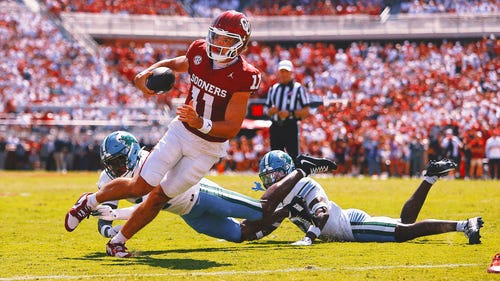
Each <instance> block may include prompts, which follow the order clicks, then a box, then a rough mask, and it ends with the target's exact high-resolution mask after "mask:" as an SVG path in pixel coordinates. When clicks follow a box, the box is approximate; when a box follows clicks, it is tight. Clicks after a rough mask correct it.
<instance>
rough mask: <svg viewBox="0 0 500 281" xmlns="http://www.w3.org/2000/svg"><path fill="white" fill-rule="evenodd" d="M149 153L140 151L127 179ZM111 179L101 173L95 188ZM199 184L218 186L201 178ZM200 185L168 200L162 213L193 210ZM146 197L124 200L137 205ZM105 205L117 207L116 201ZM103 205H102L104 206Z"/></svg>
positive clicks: (102, 185)
mask: <svg viewBox="0 0 500 281" xmlns="http://www.w3.org/2000/svg"><path fill="white" fill-rule="evenodd" d="M148 155H149V152H148V151H145V150H141V152H140V154H139V161H138V163H137V165H136V166H135V168H134V170H133V171H132V172H131V173H128V174H127V175H125V177H127V178H133V177H134V175H136V174H137V173H138V172H139V170H140V169H141V167H142V165H143V163H144V161H145V160H146V158H147V157H148ZM111 180H112V179H111V178H110V177H109V176H108V174H107V173H106V172H105V171H102V172H101V176H100V177H99V181H98V182H97V188H99V189H101V188H102V187H104V186H105V185H106V184H107V183H109V182H110V181H111ZM200 183H203V184H206V185H211V186H218V185H217V184H216V183H214V182H212V181H210V180H208V179H205V178H203V179H202V180H201V181H200ZM200 183H197V184H195V185H194V186H192V187H191V188H189V189H188V190H186V191H185V192H183V193H181V194H179V195H178V196H175V197H174V198H172V199H170V201H168V203H167V205H166V207H165V208H164V209H163V210H164V211H168V212H171V213H174V214H177V215H181V216H182V215H185V214H187V213H189V212H190V211H191V209H192V208H193V206H194V204H195V203H196V201H197V200H198V195H199V193H200ZM146 197H147V195H145V196H143V197H142V198H128V199H126V200H127V201H129V202H130V203H133V204H139V203H141V202H142V201H144V200H146ZM104 203H106V204H110V205H115V206H118V200H114V201H108V202H104ZM104 203H103V204H104Z"/></svg>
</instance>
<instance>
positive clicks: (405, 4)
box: [43, 0, 500, 18]
mask: <svg viewBox="0 0 500 281" xmlns="http://www.w3.org/2000/svg"><path fill="white" fill-rule="evenodd" d="M43 2H44V3H45V4H46V5H47V6H48V7H49V9H50V10H51V11H53V12H54V13H59V12H63V11H65V12H86V13H124V14H148V15H190V16H198V17H209V18H212V17H214V15H217V14H219V13H220V12H221V11H224V10H238V11H242V12H244V13H245V14H246V15H248V16H290V15H295V16H301V15H348V14H367V15H379V14H380V13H381V12H382V10H383V9H385V8H386V7H388V8H390V9H391V10H392V12H391V13H393V14H394V13H407V14H421V13H458V14H461V13H490V12H498V11H500V1H498V0H455V1H451V0H413V1H405V0H401V1H387V0H327V1H324V0H278V1H276V0H273V1H270V0H250V1H248V0H246V1H240V0H182V1H175V0H141V1H138V0H132V1H130V0H115V1H105V0H92V1H68V0H43Z"/></svg>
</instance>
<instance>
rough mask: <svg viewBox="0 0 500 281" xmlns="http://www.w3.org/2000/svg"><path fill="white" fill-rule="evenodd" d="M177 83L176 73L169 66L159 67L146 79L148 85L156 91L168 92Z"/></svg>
mask: <svg viewBox="0 0 500 281" xmlns="http://www.w3.org/2000/svg"><path fill="white" fill-rule="evenodd" d="M174 83H175V74H174V72H173V71H172V69H170V68H168V67H158V68H155V69H154V70H153V74H151V76H149V77H148V79H147V80H146V87H148V89H150V90H152V91H155V92H157V93H158V92H168V91H170V89H172V87H173V86H174Z"/></svg>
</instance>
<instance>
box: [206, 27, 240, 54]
mask: <svg viewBox="0 0 500 281" xmlns="http://www.w3.org/2000/svg"><path fill="white" fill-rule="evenodd" d="M217 37H228V38H230V39H231V40H233V41H234V42H235V43H234V44H233V45H232V46H222V45H217V44H216V43H215V42H214V41H215V39H216V38H217ZM224 40H225V39H220V41H224ZM244 47H245V43H244V41H243V39H242V38H241V36H240V35H238V34H236V33H231V32H227V31H225V30H222V29H218V28H216V27H213V26H210V27H209V28H208V36H207V48H206V51H207V55H208V57H209V58H211V59H213V60H215V61H219V62H220V61H226V60H228V59H234V58H235V57H237V56H238V55H239V54H240V53H241V51H242V50H243V48H244Z"/></svg>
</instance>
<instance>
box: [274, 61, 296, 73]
mask: <svg viewBox="0 0 500 281" xmlns="http://www.w3.org/2000/svg"><path fill="white" fill-rule="evenodd" d="M282 69H284V70H288V71H292V70H293V64H292V62H291V61H289V60H282V61H280V62H279V64H278V70H282Z"/></svg>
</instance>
